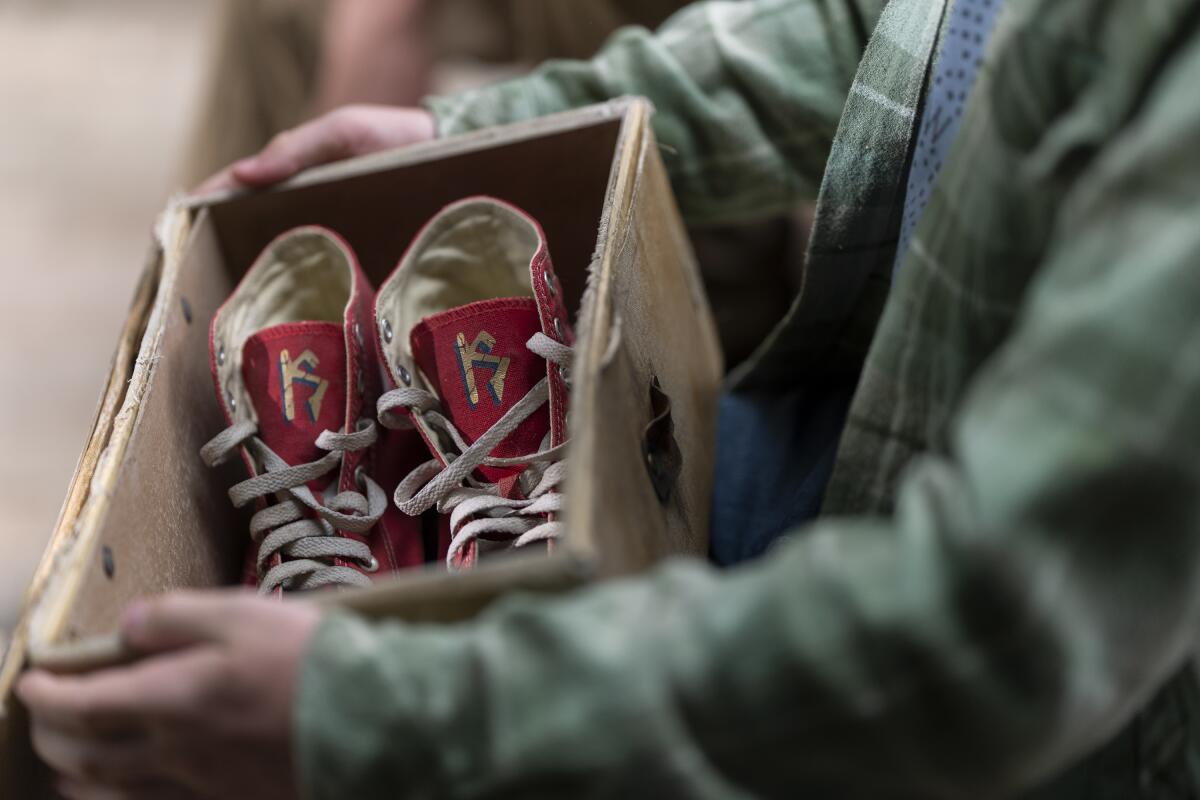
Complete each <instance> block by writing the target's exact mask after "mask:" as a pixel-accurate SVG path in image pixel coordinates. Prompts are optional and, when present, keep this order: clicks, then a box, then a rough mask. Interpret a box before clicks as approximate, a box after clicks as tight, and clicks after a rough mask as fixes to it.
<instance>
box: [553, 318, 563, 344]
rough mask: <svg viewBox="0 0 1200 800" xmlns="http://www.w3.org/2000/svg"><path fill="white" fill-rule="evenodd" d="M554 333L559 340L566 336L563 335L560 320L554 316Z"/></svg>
mask: <svg viewBox="0 0 1200 800" xmlns="http://www.w3.org/2000/svg"><path fill="white" fill-rule="evenodd" d="M554 335H555V336H557V337H558V338H559V339H560V340H561V339H564V338H566V337H564V336H563V325H562V320H560V319H559V318H558V317H555V318H554Z"/></svg>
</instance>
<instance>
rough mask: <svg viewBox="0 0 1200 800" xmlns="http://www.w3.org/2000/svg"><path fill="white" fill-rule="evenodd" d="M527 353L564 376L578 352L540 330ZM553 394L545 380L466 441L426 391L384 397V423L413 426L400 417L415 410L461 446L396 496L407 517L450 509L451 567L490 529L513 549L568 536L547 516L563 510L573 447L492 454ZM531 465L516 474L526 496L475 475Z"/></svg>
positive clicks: (418, 472)
mask: <svg viewBox="0 0 1200 800" xmlns="http://www.w3.org/2000/svg"><path fill="white" fill-rule="evenodd" d="M525 346H526V347H528V348H529V350H530V351H531V352H533V353H535V354H537V355H539V356H541V357H542V358H544V359H546V360H547V361H549V362H551V363H552V364H555V365H557V366H558V367H559V368H560V370H561V371H562V373H563V376H564V379H566V376H567V373H568V370H569V369H570V366H571V360H572V358H573V356H574V351H573V350H572V349H571V348H570V347H568V346H567V345H564V344H562V343H561V342H557V341H555V340H554V339H551V338H550V337H549V336H546V335H545V334H543V333H535V334H534V335H533V336H532V337H530V339H529V341H528V342H526V343H525ZM549 397H550V379H549V378H542V380H540V381H538V383H537V384H536V385H534V387H533V388H532V389H530V390H529V392H528V394H526V395H525V396H524V397H522V398H521V399H520V400H519V401H517V403H515V404H514V405H513V406H512V408H510V409H509V410H508V411H506V412H505V413H504V415H503V416H502V417H500V419H499V420H497V421H496V423H495V424H494V425H492V427H491V428H489V429H488V430H487V431H486V432H485V433H484V434H483V435H482V436H480V437H479V438H478V439H476V440H475V442H474V443H473V444H470V445H468V444H467V442H466V441H465V440H464V439H463V437H462V434H461V433H459V431H458V429H457V428H455V427H454V424H453V423H452V422H451V421H450V420H449V419H447V418H446V417H445V416H444V415H443V414H442V413H441V412H439V411H438V410H437V408H438V406H439V400H438V398H437V396H436V395H434V394H433V393H431V392H427V391H425V390H423V389H414V388H401V389H393V390H392V391H390V392H387V393H385V394H384V395H383V396H382V397H380V398H379V421H380V422H381V423H382V424H383V426H384V427H386V428H393V429H396V428H409V427H412V424H413V423H412V421H411V420H410V419H408V418H407V417H405V416H403V415H400V414H396V413H394V412H396V411H397V410H398V409H409V410H410V411H411V412H412V413H413V414H414V415H416V416H419V417H420V418H421V420H422V421H423V422H424V424H425V425H426V426H427V427H428V428H429V429H431V430H432V431H434V432H435V433H437V432H441V433H444V434H446V436H448V437H449V438H450V440H451V441H453V443H454V446H455V447H457V448H458V453H454V454H449V455H448V456H447V458H448V459H449V462H450V463H449V464H447V465H446V466H445V467H443V466H442V463H441V462H440V461H438V460H437V459H433V460H431V461H427V462H425V463H424V464H422V465H421V466H419V467H417V468H416V469H415V470H413V471H412V472H411V473H409V475H408V476H407V477H406V478H405V479H404V480H403V481H401V482H400V485H399V486H397V487H396V494H395V496H394V498H393V500H394V501H395V503H396V506H397V507H398V508H399V509H400V510H401V511H403V512H404V513H405V514H409V515H411V516H416V515H418V514H422V513H424V512H425V511H428V510H429V509H430V508H433V507H434V506H435V505H436V506H437V510H438V512H439V513H442V514H446V513H449V514H450V530H451V537H452V538H451V541H450V549H449V552H448V553H447V554H446V564H447V566H449V567H450V568H453V567H454V563H455V559H456V558H457V557H458V556H459V555H460V554H461V553H462V552H463V550H465V549H466V548H467V547H468V546H469V545H470V544H471V543H472V542H474V541H475V540H477V539H479V538H480V537H481V536H484V535H485V534H486V535H487V536H488V538H496V537H500V538H503V539H508V540H511V541H512V546H513V547H524V546H525V545H528V544H531V543H533V542H540V541H545V540H548V539H556V538H558V537H559V536H560V534H561V533H562V522H561V521H559V520H554V521H547V520H546V519H545V515H547V514H560V513H561V512H562V510H563V504H564V497H563V495H562V493H561V492H557V491H555V489H557V487H558V486H559V485H560V484H561V483H562V480H563V477H564V476H565V474H566V462H565V461H563V460H562V459H563V456H564V455H565V454H566V448H567V445H566V443H565V442H564V443H563V444H560V445H558V446H557V447H550V446H549V444H550V442H549V438H550V437H549V434H547V435H546V436H545V437H544V438H543V439H542V443H541V446H540V447H539V448H538V451H537V452H536V453H530V454H529V455H525V456H516V457H513V458H494V457H492V456H490V455H489V453H491V452H492V450H493V449H495V448H496V446H497V445H499V444H500V443H501V442H502V441H504V439H505V438H506V437H507V436H508V435H509V434H511V433H512V432H513V431H515V430H516V429H517V427H519V426H520V425H521V423H522V422H524V421H525V420H526V419H528V418H529V417H530V416H531V415H532V414H533V413H534V412H535V411H537V410H538V409H539V408H541V407H542V406H543V405H544V404H545V403H546V402H547V401H548V400H549ZM523 464H524V465H528V466H527V467H526V469H525V470H524V471H523V472H522V473H521V475H520V477H519V478H518V483H519V485H520V486H521V488H522V490H523V492H524V494H525V497H524V498H509V497H503V496H501V494H500V489H499V487H498V486H497V485H496V484H494V483H486V482H484V481H480V480H478V479H476V478H474V477H472V473H474V472H475V470H476V469H478V468H479V467H481V466H488V467H513V466H519V465H523Z"/></svg>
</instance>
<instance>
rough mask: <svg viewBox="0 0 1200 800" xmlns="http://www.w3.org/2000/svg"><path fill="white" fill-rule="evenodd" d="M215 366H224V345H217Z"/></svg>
mask: <svg viewBox="0 0 1200 800" xmlns="http://www.w3.org/2000/svg"><path fill="white" fill-rule="evenodd" d="M217 366H218V367H223V366H225V345H223V344H222V345H217Z"/></svg>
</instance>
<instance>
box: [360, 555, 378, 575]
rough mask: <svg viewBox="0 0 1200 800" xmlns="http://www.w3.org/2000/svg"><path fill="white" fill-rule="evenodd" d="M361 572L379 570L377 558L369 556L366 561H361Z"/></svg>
mask: <svg viewBox="0 0 1200 800" xmlns="http://www.w3.org/2000/svg"><path fill="white" fill-rule="evenodd" d="M363 572H379V559H378V558H376V557H375V556H370V557H369V558H368V560H367V561H364V562H363Z"/></svg>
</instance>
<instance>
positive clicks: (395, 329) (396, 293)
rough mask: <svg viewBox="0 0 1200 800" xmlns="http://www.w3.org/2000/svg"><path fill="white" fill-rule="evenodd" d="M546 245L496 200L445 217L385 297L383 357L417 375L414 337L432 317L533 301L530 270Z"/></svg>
mask: <svg viewBox="0 0 1200 800" xmlns="http://www.w3.org/2000/svg"><path fill="white" fill-rule="evenodd" d="M540 245H541V237H540V236H539V235H538V230H537V228H536V226H534V225H533V224H532V223H531V222H530V221H529V220H528V219H526V218H525V217H524V216H523V215H522V214H520V213H519V212H517V211H515V210H513V209H512V208H509V207H508V206H506V205H503V204H500V203H497V202H495V201H492V200H465V201H463V202H460V203H457V204H455V205H452V206H450V207H449V208H447V209H446V210H444V211H443V212H442V213H441V214H439V215H438V216H437V217H436V218H435V219H434V220H433V221H432V222H431V223H430V224H429V226H428V227H426V228H425V230H424V231H422V232H421V234H420V235H419V236H418V237H417V239H416V241H414V242H413V244H412V246H411V248H409V251H408V254H407V255H406V256H405V258H404V260H403V261H402V262H401V263H400V266H399V267H397V269H396V271H395V272H394V273H393V275H392V277H391V278H390V279H389V280H388V281H387V283H385V284H384V285H383V286H382V287H380V290H379V299H378V301H377V305H376V308H377V309H378V313H377V315H376V316H377V317H378V319H379V324H380V325H384V323H385V321H386V323H387V326H388V328H390V330H391V341H388V336H387V335H385V336H384V337H383V348H384V353H385V355H386V357H387V360H388V363H389V364H390V365H391V366H392V369H393V370H395V369H396V368H397V366H403V367H404V368H405V369H407V370H409V371H410V372H411V373H412V374H414V375H416V374H417V370H416V369H415V368H414V366H413V363H412V353H411V352H410V349H409V335H410V334H411V332H412V329H413V328H414V327H415V326H416V325H417V323H418V322H420V321H421V320H422V319H424V318H425V317H427V316H429V315H430V314H438V313H441V312H443V311H446V310H447V309H451V308H457V307H458V306H462V305H466V304H467V303H473V302H476V301H479V300H490V299H493V298H497V297H531V296H532V295H533V284H532V278H531V277H530V274H529V263H530V261H532V260H533V256H534V254H535V253H537V251H538V248H539V247H540Z"/></svg>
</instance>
